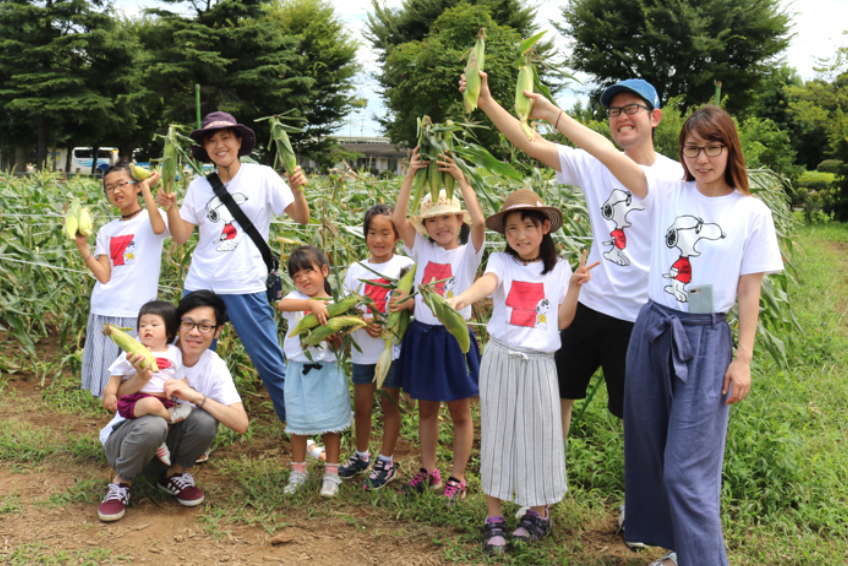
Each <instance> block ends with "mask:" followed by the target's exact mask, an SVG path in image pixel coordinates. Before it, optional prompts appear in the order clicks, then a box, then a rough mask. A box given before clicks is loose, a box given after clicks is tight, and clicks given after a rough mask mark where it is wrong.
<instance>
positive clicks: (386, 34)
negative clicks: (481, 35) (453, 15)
mask: <svg viewBox="0 0 848 566" xmlns="http://www.w3.org/2000/svg"><path fill="white" fill-rule="evenodd" d="M459 4H468V5H474V6H482V7H485V8H486V10H487V12H488V13H489V16H490V17H491V18H492V20H493V21H495V22H497V23H498V24H500V25H503V26H506V27H509V28H512V29H514V30H515V31H517V32H518V33H519V35H521V36H522V37H529V36H530V35H532V33H533V30H534V29H535V24H534V23H533V22H534V20H535V19H536V9H535V8H533V7H532V5H529V4H525V3H522V2H519V1H518V0H404V3H403V7H402V8H399V9H391V8H386V7H383V6H380V3H379V2H378V0H372V5H373V7H374V12H372V13H369V14H368V24H367V26H366V27H367V33H366V34H365V37H366V38H367V39H368V40H369V41H370V42H371V44H372V45H373V46H374V49H376V50H377V52H378V53H379V61H380V63H383V62H385V60H386V56H387V55H388V52H389V51H390V50H391V49H392V48H393V47H398V46H400V45H403V44H404V43H409V42H411V41H422V40H423V39H424V38H425V37H426V36H427V34H429V33H430V28H431V27H432V26H433V24H434V23H435V22H436V20H438V19H439V18H440V17H441V15H442V14H443V13H444V12H445V11H446V10H449V9H451V8H453V7H455V6H457V5H459ZM472 37H473V36H472Z"/></svg>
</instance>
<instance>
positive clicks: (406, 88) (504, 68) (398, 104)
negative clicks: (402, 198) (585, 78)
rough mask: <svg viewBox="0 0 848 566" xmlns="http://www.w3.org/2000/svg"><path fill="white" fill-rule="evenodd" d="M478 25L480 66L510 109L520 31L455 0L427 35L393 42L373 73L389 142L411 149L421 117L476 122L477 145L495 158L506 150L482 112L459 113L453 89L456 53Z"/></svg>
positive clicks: (458, 63)
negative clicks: (482, 45) (482, 47)
mask: <svg viewBox="0 0 848 566" xmlns="http://www.w3.org/2000/svg"><path fill="white" fill-rule="evenodd" d="M481 27H485V28H486V64H485V70H486V72H487V73H488V75H489V86H490V87H491V88H492V95H493V96H494V97H495V99H496V100H499V101H500V102H501V104H503V105H504V106H505V107H506V108H512V105H513V100H514V99H515V83H516V80H517V78H518V69H517V68H516V67H515V65H514V61H515V58H516V56H517V54H518V44H519V43H520V42H521V39H522V34H521V33H519V32H518V31H516V30H515V29H513V28H511V27H509V26H506V25H502V24H499V23H498V22H496V21H495V20H494V19H493V17H492V15H491V14H490V12H489V8H488V7H486V6H485V5H483V4H482V3H481V4H478V5H470V4H467V3H464V2H463V3H459V4H457V5H456V6H455V7H453V8H449V9H447V10H445V12H444V13H443V14H442V15H441V16H439V18H438V19H436V21H435V22H433V24H432V25H431V27H430V33H429V35H427V37H425V38H424V39H422V40H420V41H419V40H415V41H408V42H406V43H402V44H400V45H397V46H394V47H392V48H391V49H390V50H389V52H388V55H387V57H386V60H385V62H384V64H383V67H382V72H381V74H380V75H379V76H378V80H379V82H380V85H381V86H382V88H383V92H382V94H383V96H384V102H385V104H386V108H387V109H388V114H387V115H386V116H382V117H378V118H377V120H378V122H379V123H380V125H381V126H382V127H383V129H384V131H385V132H386V134H387V135H388V136H389V137H390V138H391V140H392V142H394V143H395V144H406V145H408V146H409V147H414V146H415V143H416V141H417V137H416V120H417V119H418V118H421V117H422V116H425V115H427V116H430V118H431V119H432V120H433V122H444V121H445V120H447V119H452V120H453V121H454V122H465V121H468V120H482V124H483V125H484V126H486V128H479V129H477V130H476V135H477V137H478V138H479V140H480V143H481V145H484V146H485V147H487V148H488V149H489V150H490V151H492V152H493V153H495V154H497V155H500V156H501V157H503V156H505V155H506V154H507V153H509V151H510V149H509V148H508V145H507V144H503V142H502V140H501V139H500V137H499V135H498V133H497V129H496V128H495V127H494V126H493V125H492V124H491V122H490V121H489V119H488V118H487V117H486V116H485V115H484V114H483V112H482V111H479V110H477V111H475V112H474V113H473V114H471V116H470V117H469V116H466V115H465V108H464V105H463V101H462V96H461V95H460V93H459V90H458V88H457V83H458V81H459V76H460V75H461V74H462V71H463V69H464V66H465V63H464V62H463V61H462V57H463V55H464V54H465V53H466V52H467V51H468V50H469V49H470V48H471V47H473V46H474V42H475V37H476V35H477V31H478V30H479V29H480V28H481ZM543 53H544V52H543Z"/></svg>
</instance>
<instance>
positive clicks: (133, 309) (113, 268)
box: [76, 162, 169, 412]
mask: <svg viewBox="0 0 848 566" xmlns="http://www.w3.org/2000/svg"><path fill="white" fill-rule="evenodd" d="M158 180H159V173H153V174H152V175H151V176H150V178H148V179H147V180H145V181H143V182H139V181H137V180H136V179H134V178H133V176H132V172H131V171H130V167H129V165H128V164H127V163H124V162H122V163H118V164H117V165H113V166H112V167H109V168H108V169H107V170H106V171H105V172H104V174H103V191H104V193H105V194H106V198H107V199H108V200H109V202H110V203H111V204H112V206H114V207H115V208H117V209H118V211H119V213H120V215H121V216H120V218H116V219H114V220H112V221H111V222H109V223H108V224H106V225H105V226H102V227H101V228H100V229H99V230H98V231H97V236H96V242H97V243H96V246H95V248H94V251H91V249H90V248H89V246H88V237H87V236H83V235H82V234H79V233H77V237H76V246H77V249H78V250H79V252H80V254H81V256H82V260H83V263H84V264H85V265H86V267H88V269H90V270H91V272H92V273H93V274H94V277H95V278H96V279H97V283H95V285H94V289H93V290H92V292H91V312H90V313H89V315H88V328H87V330H86V338H85V349H84V350H83V356H82V387H83V389H88V390H89V391H91V394H92V395H94V396H95V397H101V396H103V390H104V388H105V387H106V384H107V383H108V382H109V376H110V373H109V365H110V364H111V363H112V361H113V360H114V359H115V357H116V356H118V355H119V354H120V352H121V350H120V348H118V346H117V345H115V343H114V342H112V340H111V339H109V338H108V337H106V336H103V332H102V330H103V325H104V324H105V323H107V322H108V323H110V324H114V325H115V326H118V327H129V328H136V319H137V317H138V312H139V309H140V308H141V306H142V305H143V304H144V303H146V302H148V301H151V300H153V299H155V298H156V295H157V291H158V284H159V268H160V260H161V257H162V244H163V242H164V241H165V238H166V237H167V236H168V233H169V232H168V225H167V222H166V220H165V214H163V213H161V211H160V210H159V209H158V208H156V202H155V201H154V200H153V196H152V195H151V193H150V187H152V186H154V185H155V184H156V183H157V182H158ZM139 195H140V196H141V197H142V199H143V201H144V206H142V205H141V204H140V203H139V198H138V197H139ZM131 334H133V335H136V334H135V332H134V331H133V332H131ZM103 406H104V407H105V408H106V409H107V410H108V411H110V412H114V411H116V410H117V408H118V406H117V401H116V400H115V399H114V398H113V399H111V400H107V399H106V398H105V397H104V398H103Z"/></svg>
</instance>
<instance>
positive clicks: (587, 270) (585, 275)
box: [571, 250, 601, 286]
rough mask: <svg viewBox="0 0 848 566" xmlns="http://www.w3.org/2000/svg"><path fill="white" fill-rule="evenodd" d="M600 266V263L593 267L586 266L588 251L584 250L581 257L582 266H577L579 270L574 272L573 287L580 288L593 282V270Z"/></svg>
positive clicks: (594, 264) (572, 277) (597, 262)
mask: <svg viewBox="0 0 848 566" xmlns="http://www.w3.org/2000/svg"><path fill="white" fill-rule="evenodd" d="M600 264H601V262H600V261H596V262H595V263H593V264H592V265H586V250H583V253H582V254H581V256H580V264H579V265H578V266H577V269H575V270H574V273H572V274H571V285H577V286H580V285H583V284H584V283H588V282H589V281H591V280H592V270H593V269H594V268H596V267H598V266H599V265H600Z"/></svg>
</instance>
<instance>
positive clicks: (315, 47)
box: [265, 0, 359, 168]
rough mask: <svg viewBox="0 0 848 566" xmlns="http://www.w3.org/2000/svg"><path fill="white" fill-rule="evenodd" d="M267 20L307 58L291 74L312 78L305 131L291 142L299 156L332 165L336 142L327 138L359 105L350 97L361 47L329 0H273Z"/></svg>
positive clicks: (266, 16)
mask: <svg viewBox="0 0 848 566" xmlns="http://www.w3.org/2000/svg"><path fill="white" fill-rule="evenodd" d="M265 18H266V19H267V20H268V21H270V22H271V23H272V24H274V26H275V27H276V28H278V29H279V30H280V31H282V32H283V33H284V34H285V35H286V36H291V37H295V38H297V39H298V40H299V45H298V47H297V49H298V51H300V52H302V53H304V54H306V57H304V58H303V59H301V60H300V61H299V62H296V63H294V64H293V65H292V73H293V74H294V75H299V76H301V77H308V78H311V79H312V80H313V83H312V85H311V87H310V90H311V95H310V99H311V100H310V103H309V104H308V105H306V106H305V107H303V108H301V110H302V114H303V116H304V117H305V118H306V120H307V122H306V124H305V125H304V131H303V133H302V134H300V135H293V136H292V142H293V144H294V145H295V146H296V148H298V150H299V153H301V154H303V155H304V156H306V157H311V158H312V159H313V160H314V161H316V162H317V163H319V164H320V165H321V166H322V168H326V167H329V166H331V165H333V160H332V157H331V156H330V155H329V154H330V152H331V151H332V149H333V147H335V146H336V143H335V140H334V139H333V138H329V137H327V136H329V134H331V133H333V132H334V131H335V130H337V129H338V128H339V127H340V126H341V125H342V122H343V119H344V118H345V116H346V115H347V114H348V113H349V112H350V111H351V110H352V109H353V107H354V106H355V102H356V100H355V97H354V95H353V94H352V93H353V89H354V84H353V81H354V75H356V73H357V72H358V71H359V65H358V64H357V63H356V50H357V48H358V44H357V42H356V40H355V39H354V38H353V36H352V35H351V33H350V32H349V31H348V30H347V28H346V27H345V23H344V22H343V21H342V20H341V19H340V18H339V16H338V15H337V13H336V12H335V10H334V8H333V4H332V3H331V2H329V1H328V0H272V1H271V3H270V4H269V5H268V6H267V7H266V8H265ZM282 109H285V107H283V108H282ZM276 111H277V112H280V111H281V109H277V110H276Z"/></svg>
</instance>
